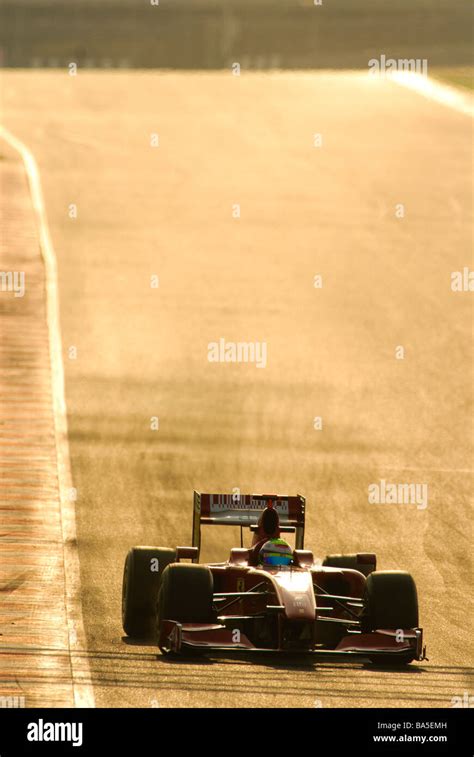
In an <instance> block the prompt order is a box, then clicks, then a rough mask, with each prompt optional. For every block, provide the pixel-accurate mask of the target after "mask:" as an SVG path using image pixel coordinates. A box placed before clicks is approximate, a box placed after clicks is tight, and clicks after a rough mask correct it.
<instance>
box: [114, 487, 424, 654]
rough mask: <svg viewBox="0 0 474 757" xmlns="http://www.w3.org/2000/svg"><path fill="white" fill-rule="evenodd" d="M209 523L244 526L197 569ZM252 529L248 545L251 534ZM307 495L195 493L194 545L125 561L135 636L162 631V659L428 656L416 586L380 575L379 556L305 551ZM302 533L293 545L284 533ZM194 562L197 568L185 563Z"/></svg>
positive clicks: (126, 605) (405, 578)
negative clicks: (231, 543) (246, 538)
mask: <svg viewBox="0 0 474 757" xmlns="http://www.w3.org/2000/svg"><path fill="white" fill-rule="evenodd" d="M202 525H221V526H222V525H226V526H227V525H228V526H240V532H241V546H240V547H239V548H236V549H232V550H231V552H230V556H229V559H228V560H226V561H225V562H220V563H212V564H209V565H199V564H197V563H198V560H199V551H200V544H201V526H202ZM244 527H249V528H250V530H251V531H252V532H253V540H252V546H251V547H250V548H248V549H245V548H244V547H243V546H242V544H243V529H244ZM304 527H305V499H304V497H301V496H300V495H297V496H282V495H266V494H248V495H238V496H237V495H228V494H199V493H198V492H194V517H193V538H192V546H190V547H176V549H166V548H162V547H134V548H133V549H131V550H130V552H129V553H128V555H127V558H126V561H125V568H124V577H123V592H122V620H123V627H124V630H125V633H126V634H128V636H132V637H139V638H143V637H146V636H149V635H150V633H155V634H156V637H157V642H158V646H159V648H160V649H161V651H162V652H163V653H180V652H185V651H192V650H194V651H196V650H206V649H207V650H235V649H240V650H259V651H267V652H268V651H272V652H308V653H309V652H311V653H317V654H319V655H321V656H325V657H327V656H330V657H333V658H342V659H347V658H352V657H358V658H365V659H369V660H371V661H373V662H378V663H382V664H387V663H390V664H406V663H409V662H412V661H413V660H423V659H425V649H424V647H423V635H422V630H421V628H419V627H418V600H417V592H416V587H415V582H414V580H413V578H412V577H411V576H410V575H409V574H408V573H405V572H404V571H400V570H390V571H388V570H383V571H377V570H376V569H375V568H376V557H375V555H374V554H368V553H360V554H354V555H329V556H328V557H326V558H325V559H324V560H323V561H322V564H321V563H320V562H316V561H315V559H314V557H313V553H312V552H311V551H310V550H307V549H304ZM286 533H293V534H295V545H296V546H295V548H294V549H293V548H292V547H290V545H289V544H288V543H287V542H286V541H285V540H284V539H282V534H286ZM183 560H191V561H192V562H191V563H189V562H183Z"/></svg>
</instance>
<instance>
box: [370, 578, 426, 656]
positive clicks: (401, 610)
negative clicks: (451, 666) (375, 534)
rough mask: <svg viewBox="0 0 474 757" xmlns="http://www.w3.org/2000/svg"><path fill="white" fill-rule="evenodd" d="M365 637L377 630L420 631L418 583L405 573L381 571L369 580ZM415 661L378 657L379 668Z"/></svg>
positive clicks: (408, 654) (408, 653)
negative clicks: (416, 629) (418, 629)
mask: <svg viewBox="0 0 474 757" xmlns="http://www.w3.org/2000/svg"><path fill="white" fill-rule="evenodd" d="M361 626H362V631H363V632H364V633H369V632H371V631H377V630H382V629H383V630H392V631H404V630H405V631H406V630H409V629H414V628H417V627H418V595H417V591H416V585H415V581H414V580H413V578H412V576H411V575H410V574H409V573H406V572H405V571H403V570H380V571H376V572H374V573H371V574H370V575H369V576H368V577H367V581H366V585H365V595H364V608H363V611H362V616H361ZM414 659H415V653H414V652H413V654H412V653H411V652H409V651H407V653H406V655H402V656H399V655H397V654H394V655H390V654H387V655H383V656H380V655H379V656H374V657H373V658H371V660H372V662H373V663H375V664H377V665H384V666H398V665H407V664H408V663H410V662H412V660H414Z"/></svg>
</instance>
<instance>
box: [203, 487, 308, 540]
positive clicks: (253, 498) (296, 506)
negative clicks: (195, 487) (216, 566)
mask: <svg viewBox="0 0 474 757" xmlns="http://www.w3.org/2000/svg"><path fill="white" fill-rule="evenodd" d="M305 502H306V500H305V498H304V497H302V496H301V495H300V494H297V495H293V496H290V495H286V494H239V493H235V494H202V493H200V492H196V491H195V492H194V509H193V547H197V548H198V549H200V548H201V525H206V526H207V525H211V526H240V535H241V537H240V538H241V544H242V540H243V531H242V529H243V527H244V526H247V527H249V528H250V529H251V530H252V531H254V530H255V529H256V527H257V523H258V519H259V517H260V514H261V512H262V510H264V509H265V508H266V507H274V508H275V510H276V511H277V512H278V515H279V517H280V531H282V532H283V533H294V534H295V539H296V541H295V545H296V549H303V547H304V518H305V513H304V510H305Z"/></svg>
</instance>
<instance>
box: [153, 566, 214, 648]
mask: <svg viewBox="0 0 474 757" xmlns="http://www.w3.org/2000/svg"><path fill="white" fill-rule="evenodd" d="M213 594H214V580H213V577H212V573H211V571H210V569H209V568H208V567H206V566H205V565H191V564H189V563H182V564H180V563H175V564H173V565H168V567H167V568H166V570H165V571H164V573H163V577H162V581H161V585H160V590H159V592H158V601H157V612H156V619H157V634H158V645H159V646H160V648H161V650H162V651H163V652H165V653H166V652H167V651H168V650H167V649H166V648H165V647H163V646H162V645H161V644H160V640H161V639H162V629H163V621H165V620H174V621H176V622H177V623H203V624H210V623H214V622H215V619H216V613H215V611H214V609H213Z"/></svg>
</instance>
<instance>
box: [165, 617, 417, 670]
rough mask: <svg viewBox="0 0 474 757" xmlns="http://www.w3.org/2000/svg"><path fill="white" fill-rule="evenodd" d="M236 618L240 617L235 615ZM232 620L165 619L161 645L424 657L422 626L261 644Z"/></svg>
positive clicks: (182, 648)
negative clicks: (324, 641) (331, 642)
mask: <svg viewBox="0 0 474 757" xmlns="http://www.w3.org/2000/svg"><path fill="white" fill-rule="evenodd" d="M233 620H234V623H233V625H235V624H236V623H235V621H237V620H238V618H237V617H236V618H234V619H233ZM231 626H232V623H230V625H229V624H225V623H221V622H217V623H213V624H207V625H206V624H199V623H178V622H176V621H172V620H165V621H164V622H163V624H162V628H161V635H160V639H159V646H160V648H161V650H162V651H163V652H165V653H166V652H173V653H177V654H179V653H180V652H183V651H186V650H191V651H192V650H196V651H197V650H206V649H207V650H209V651H211V650H215V651H219V650H221V651H222V650H227V651H230V650H245V651H248V652H250V651H258V652H273V653H286V654H288V653H298V652H303V653H306V654H308V653H309V654H313V655H318V656H320V657H333V658H354V657H357V658H370V659H371V660H374V659H376V658H378V657H380V658H381V659H382V658H383V659H384V660H387V659H389V658H392V657H393V659H394V661H395V660H398V661H400V662H411V661H412V660H419V661H421V660H424V659H426V657H425V648H424V646H423V631H422V629H421V628H415V629H407V630H403V629H397V630H396V631H395V630H383V629H381V630H378V631H374V632H371V633H363V632H361V631H355V630H354V631H348V633H347V635H345V636H343V637H342V639H341V640H340V641H339V643H338V644H337V646H336V647H335V648H329V647H325V646H323V645H321V644H315V645H314V646H312V647H308V646H304V647H303V646H302V647H301V648H300V649H298V648H295V647H291V648H287V647H285V646H283V645H281V646H278V647H276V648H275V647H271V648H270V647H259V646H255V644H253V643H252V641H251V640H250V639H249V638H248V637H247V636H246V635H245V633H242V632H241V631H239V630H238V629H235V628H232V627H231Z"/></svg>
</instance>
